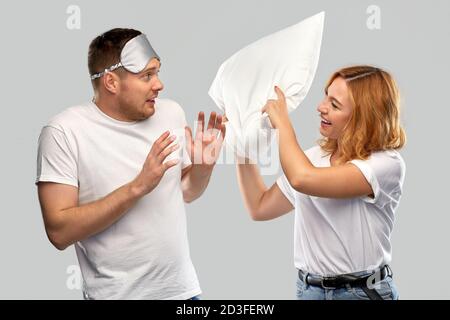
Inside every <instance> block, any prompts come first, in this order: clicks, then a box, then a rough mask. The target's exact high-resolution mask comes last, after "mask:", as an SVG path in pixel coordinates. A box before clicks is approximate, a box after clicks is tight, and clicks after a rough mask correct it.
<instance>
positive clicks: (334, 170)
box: [263, 87, 373, 198]
mask: <svg viewBox="0 0 450 320" xmlns="http://www.w3.org/2000/svg"><path fill="white" fill-rule="evenodd" d="M275 91H276V92H277V95H278V99H277V100H269V101H268V102H267V104H266V105H265V107H264V108H263V112H267V114H268V115H269V118H270V121H271V123H272V125H273V126H274V128H276V129H278V134H279V149H280V152H279V153H280V161H281V167H282V168H283V171H284V174H285V175H286V178H287V179H288V181H289V183H290V185H291V186H292V187H293V188H294V189H295V190H297V191H298V192H301V193H304V194H308V195H312V196H317V197H326V198H352V197H359V196H364V195H371V194H372V193H373V192H372V187H371V186H370V184H369V183H368V182H367V180H366V178H365V177H364V175H363V174H362V172H361V171H360V170H359V169H358V168H357V167H356V166H355V165H353V164H351V163H348V164H344V165H339V166H335V167H327V168H316V167H314V166H313V164H312V163H311V162H310V161H309V159H308V157H307V156H306V155H305V153H304V152H303V150H302V149H301V148H300V146H299V144H298V142H297V139H296V136H295V131H294V128H293V127H292V124H291V122H290V120H289V116H288V112H287V107H286V100H285V98H284V94H283V92H282V91H281V90H280V89H279V88H278V87H276V89H275Z"/></svg>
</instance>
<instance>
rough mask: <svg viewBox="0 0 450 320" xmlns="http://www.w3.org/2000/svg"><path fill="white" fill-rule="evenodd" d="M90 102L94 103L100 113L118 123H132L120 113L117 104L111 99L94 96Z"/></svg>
mask: <svg viewBox="0 0 450 320" xmlns="http://www.w3.org/2000/svg"><path fill="white" fill-rule="evenodd" d="M92 102H93V103H95V104H96V105H97V107H98V108H99V109H100V111H102V112H103V113H104V114H106V115H107V116H108V117H111V118H113V119H115V120H119V121H126V122H133V121H132V120H130V119H128V118H126V117H125V116H124V115H122V114H121V113H120V111H119V110H120V108H119V105H118V103H117V102H116V101H114V100H112V99H108V98H105V97H99V95H95V97H94V98H93V99H92Z"/></svg>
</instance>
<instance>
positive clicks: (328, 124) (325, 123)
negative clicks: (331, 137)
mask: <svg viewBox="0 0 450 320" xmlns="http://www.w3.org/2000/svg"><path fill="white" fill-rule="evenodd" d="M321 123H322V124H324V125H327V126H331V122H330V121H327V120H325V119H324V118H322V121H321Z"/></svg>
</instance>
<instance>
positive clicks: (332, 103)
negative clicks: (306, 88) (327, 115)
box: [331, 102, 339, 109]
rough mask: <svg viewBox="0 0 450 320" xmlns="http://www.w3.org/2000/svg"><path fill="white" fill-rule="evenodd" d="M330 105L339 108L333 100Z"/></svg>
mask: <svg viewBox="0 0 450 320" xmlns="http://www.w3.org/2000/svg"><path fill="white" fill-rule="evenodd" d="M331 105H332V106H333V108H335V109H339V108H338V106H337V105H336V104H335V103H334V102H331Z"/></svg>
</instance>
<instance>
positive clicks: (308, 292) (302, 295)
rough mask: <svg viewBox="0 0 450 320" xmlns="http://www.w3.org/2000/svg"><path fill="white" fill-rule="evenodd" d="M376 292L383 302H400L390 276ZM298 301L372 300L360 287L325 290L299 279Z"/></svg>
mask: <svg viewBox="0 0 450 320" xmlns="http://www.w3.org/2000/svg"><path fill="white" fill-rule="evenodd" d="M375 290H377V292H378V293H379V294H380V296H381V297H382V298H383V300H398V297H399V295H398V291H397V288H396V286H395V284H394V281H393V280H392V277H391V276H388V277H387V278H385V279H384V280H382V281H380V282H378V283H377V284H376V285H375ZM297 300H370V299H369V297H368V296H367V295H366V293H365V292H364V291H363V290H362V289H361V288H358V287H351V286H347V287H344V288H339V289H324V288H322V287H317V286H311V285H309V284H306V283H305V282H304V281H303V279H300V278H299V277H297Z"/></svg>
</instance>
